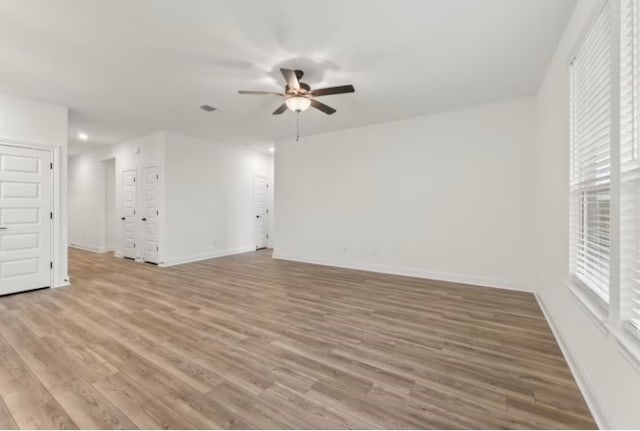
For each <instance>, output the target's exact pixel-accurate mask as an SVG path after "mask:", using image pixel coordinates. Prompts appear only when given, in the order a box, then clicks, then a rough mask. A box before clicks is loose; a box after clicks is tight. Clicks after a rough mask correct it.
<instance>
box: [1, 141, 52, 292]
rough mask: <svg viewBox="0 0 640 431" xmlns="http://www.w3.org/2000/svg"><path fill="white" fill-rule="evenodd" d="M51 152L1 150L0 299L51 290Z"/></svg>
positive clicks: (27, 149) (6, 147) (3, 148)
mask: <svg viewBox="0 0 640 431" xmlns="http://www.w3.org/2000/svg"><path fill="white" fill-rule="evenodd" d="M51 217H52V215H51V152H50V151H44V150H37V149H29V148H20V147H12V146H7V145H0V295H6V294H9V293H15V292H22V291H25V290H31V289H39V288H42V287H50V286H51V271H52V270H51V265H52V264H51V232H52V231H51Z"/></svg>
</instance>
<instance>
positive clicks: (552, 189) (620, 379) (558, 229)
mask: <svg viewBox="0 0 640 431" xmlns="http://www.w3.org/2000/svg"><path fill="white" fill-rule="evenodd" d="M600 4H601V1H600V0H581V1H579V2H578V3H577V6H576V9H575V11H574V14H573V16H572V18H571V20H570V21H569V25H568V27H567V29H566V31H565V34H564V36H563V38H562V41H561V43H560V45H559V47H558V50H557V52H556V54H555V56H554V58H553V61H552V62H551V64H550V65H549V68H548V70H547V72H546V75H545V78H544V80H543V82H542V85H541V87H540V90H539V93H538V109H537V110H538V119H539V123H538V140H537V147H536V160H537V169H536V187H537V205H536V207H537V211H536V220H538V223H537V230H536V238H538V242H537V248H536V256H537V261H538V262H539V267H538V283H537V286H539V295H540V298H541V302H542V304H543V306H544V308H545V309H546V311H547V315H548V317H549V319H550V321H551V323H552V324H553V326H554V328H555V330H556V333H557V335H558V336H559V339H560V341H561V343H562V344H563V345H564V347H565V352H566V353H567V356H568V357H569V360H570V363H572V365H573V369H574V375H575V376H576V377H577V379H578V382H579V383H581V387H582V389H583V393H584V394H585V396H586V397H587V400H588V401H589V403H590V407H591V409H592V412H593V413H594V415H595V416H596V419H597V420H598V422H599V425H600V426H601V427H604V428H618V429H620V428H623V429H624V428H638V427H639V426H640V408H638V406H639V402H640V371H638V370H639V369H635V368H634V367H633V366H632V364H631V363H630V362H628V361H627V359H625V357H623V355H622V354H621V352H620V350H619V348H618V347H617V343H616V341H615V339H614V337H613V335H611V334H609V335H605V334H604V333H603V332H602V330H601V327H600V326H599V325H598V324H597V323H596V322H595V321H594V318H593V317H591V315H589V314H588V312H587V311H586V310H584V309H583V308H582V306H581V305H580V304H579V303H578V302H577V299H575V298H574V297H573V296H572V294H570V293H569V290H568V288H567V284H568V272H569V269H568V268H569V261H568V258H569V248H568V244H569V242H568V238H569V186H568V184H569V73H568V64H569V61H570V57H571V54H572V53H573V51H574V50H575V47H576V46H577V43H578V41H579V39H580V38H581V36H582V35H583V34H584V31H585V30H586V27H587V26H588V25H589V23H590V20H591V19H592V18H593V11H594V8H598V7H599V5H600Z"/></svg>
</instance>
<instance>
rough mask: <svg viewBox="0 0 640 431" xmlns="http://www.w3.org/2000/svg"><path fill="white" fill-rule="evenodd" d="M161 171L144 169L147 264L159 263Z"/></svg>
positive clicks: (145, 250) (150, 167)
mask: <svg viewBox="0 0 640 431" xmlns="http://www.w3.org/2000/svg"><path fill="white" fill-rule="evenodd" d="M159 177H160V176H159V169H158V167H157V166H149V167H146V168H144V184H143V194H144V197H143V199H144V201H143V202H144V212H143V218H144V220H143V223H144V231H143V232H144V260H145V262H151V263H158V250H159V248H160V247H159V244H158V232H159V214H160V211H159V201H158V181H159Z"/></svg>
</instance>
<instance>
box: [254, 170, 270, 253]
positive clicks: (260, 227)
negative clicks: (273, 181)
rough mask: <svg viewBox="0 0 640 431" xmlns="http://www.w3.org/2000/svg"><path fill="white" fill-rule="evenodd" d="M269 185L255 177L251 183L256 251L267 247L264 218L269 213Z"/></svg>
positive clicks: (264, 179)
mask: <svg viewBox="0 0 640 431" xmlns="http://www.w3.org/2000/svg"><path fill="white" fill-rule="evenodd" d="M268 188H269V183H267V180H266V178H262V177H255V179H254V182H253V201H254V205H253V207H254V209H255V213H256V219H255V220H256V221H255V232H256V250H258V249H261V248H265V247H266V246H267V221H266V216H267V214H268V212H269V210H268V208H267V192H268Z"/></svg>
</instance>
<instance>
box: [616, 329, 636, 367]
mask: <svg viewBox="0 0 640 431" xmlns="http://www.w3.org/2000/svg"><path fill="white" fill-rule="evenodd" d="M627 324H628V323H627ZM627 324H624V325H627ZM624 325H623V327H618V326H616V327H612V328H611V332H612V333H613V335H614V336H615V337H616V342H617V344H618V350H620V353H622V356H623V357H624V358H625V359H626V360H627V362H629V363H630V364H631V365H632V366H633V368H634V369H635V370H636V371H637V372H638V373H640V338H638V337H636V336H635V335H633V334H632V333H631V329H630V328H626V327H624Z"/></svg>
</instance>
